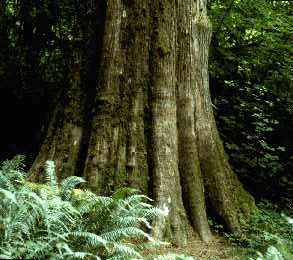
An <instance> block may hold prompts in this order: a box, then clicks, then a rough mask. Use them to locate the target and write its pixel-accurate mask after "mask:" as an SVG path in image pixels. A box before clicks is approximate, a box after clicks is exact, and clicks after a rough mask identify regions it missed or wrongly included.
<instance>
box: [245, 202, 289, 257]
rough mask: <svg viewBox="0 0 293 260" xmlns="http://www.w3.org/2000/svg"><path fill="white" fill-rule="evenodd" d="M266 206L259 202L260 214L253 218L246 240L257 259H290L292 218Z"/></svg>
mask: <svg viewBox="0 0 293 260" xmlns="http://www.w3.org/2000/svg"><path fill="white" fill-rule="evenodd" d="M268 206H269V205H268V204H267V205H265V204H262V203H261V204H259V208H260V214H258V215H257V216H256V217H255V218H254V219H253V221H252V223H251V225H250V229H249V230H248V232H247V234H246V242H247V243H248V245H249V247H250V248H251V249H254V250H253V251H254V254H256V255H257V258H256V259H257V260H281V259H282V260H291V259H293V254H292V252H293V243H292V235H291V234H292V223H291V222H292V220H293V219H292V218H290V217H288V216H286V215H285V214H284V213H281V214H279V213H276V212H274V211H273V210H271V209H269V207H268ZM290 225H291V226H290ZM262 252H265V253H262ZM253 259H254V258H251V257H250V258H249V260H253Z"/></svg>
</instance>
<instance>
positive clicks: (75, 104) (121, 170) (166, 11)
mask: <svg viewBox="0 0 293 260" xmlns="http://www.w3.org/2000/svg"><path fill="white" fill-rule="evenodd" d="M101 2H102V1H101ZM97 15H99V14H97ZM93 21H95V19H93V20H92V22H93ZM100 29H101V28H100ZM84 30H85V29H84ZM96 33H97V31H96ZM210 37H211V28H210V25H209V21H208V18H207V13H206V0H197V1H193V0H184V1H183V0H182V1H178V0H152V1H147V0H134V1H131V2H129V1H124V0H108V2H107V15H106V24H105V29H104V39H103V46H102V45H101V47H103V48H102V52H101V54H100V55H97V57H102V59H101V61H102V63H101V67H100V69H99V66H97V67H96V68H97V70H99V80H98V83H97V84H95V83H96V82H95V81H94V80H90V77H91V75H92V73H95V72H91V71H90V70H89V68H91V67H92V66H88V69H86V72H87V76H86V77H81V76H80V74H79V71H80V69H79V66H81V63H80V62H79V61H80V59H77V58H78V57H81V56H82V55H83V53H84V55H85V57H90V56H91V54H90V49H88V50H87V51H86V48H82V47H81V50H85V51H84V52H82V51H79V50H78V49H75V51H74V53H75V55H72V57H73V58H74V59H75V63H74V64H75V66H73V67H72V73H71V80H70V81H69V82H68V89H67V90H66V91H67V92H66V93H65V95H66V97H67V99H66V102H65V103H59V104H58V105H57V106H56V110H55V114H54V116H52V118H51V124H50V127H49V129H48V135H47V142H46V143H44V144H43V147H42V149H41V152H40V154H39V156H38V157H37V159H36V161H35V163H34V165H33V167H32V168H31V176H32V177H31V180H38V179H39V178H38V177H39V176H40V173H41V169H42V162H43V161H45V160H55V161H56V166H57V167H56V170H57V176H58V178H59V180H61V179H63V178H65V177H66V176H69V175H79V176H84V177H85V178H86V180H87V181H88V186H89V187H90V188H91V189H92V190H93V191H95V192H97V193H99V194H103V195H109V194H111V192H112V191H113V190H114V189H116V188H119V187H122V186H130V187H134V188H137V189H138V190H140V191H141V192H142V193H144V194H148V195H149V196H150V197H152V198H153V199H154V200H155V204H156V206H158V207H160V208H161V209H163V210H167V211H168V212H169V214H168V216H167V217H159V218H156V219H155V220H154V222H153V227H154V228H153V229H152V235H153V236H155V237H156V238H158V239H167V240H169V241H171V242H173V243H174V244H176V245H178V246H181V245H184V244H185V243H186V240H187V235H188V234H189V230H190V229H191V226H192V227H193V229H194V230H195V231H196V232H197V233H198V234H199V235H200V237H201V239H202V240H204V241H206V242H207V241H209V240H210V239H211V238H212V235H211V232H210V229H209V226H208V223H207V210H206V205H205V201H207V202H208V205H210V206H209V209H210V210H209V211H208V213H210V212H212V213H213V214H218V216H219V217H221V218H222V219H223V221H225V222H226V224H227V227H228V228H229V229H230V230H231V231H233V232H234V231H241V225H242V223H241V222H240V220H241V219H242V220H243V221H247V220H248V219H249V216H250V215H251V214H252V213H253V211H254V209H255V204H254V200H253V198H252V197H251V196H250V195H249V194H248V193H247V192H246V191H245V190H244V189H243V188H242V185H241V183H240V182H239V181H238V179H237V177H236V176H235V174H234V173H233V172H232V170H231V168H230V167H229V164H228V161H227V159H226V157H225V154H224V150H223V145H222V143H221V141H220V138H219V135H218V132H217V128H216V124H215V120H214V117H213V113H212V108H211V101H210V93H209V88H208V73H207V64H208V48H209V42H210ZM97 41H98V37H96V42H97ZM81 42H82V41H81ZM76 59H77V60H76ZM81 79H84V80H85V82H86V83H87V86H89V85H91V86H92V85H93V84H94V87H96V94H95V91H90V88H89V87H88V88H87V89H86V91H85V90H84V89H83V88H82V87H81V86H82V84H84V83H83V82H82V80H81ZM84 96H90V97H91V98H92V99H90V98H89V99H86V102H83V100H84V99H83V97H84ZM92 96H94V97H92ZM87 104H92V106H87ZM62 110H64V111H65V113H60V112H59V111H62ZM87 110H91V111H94V114H93V115H92V116H90V117H89V118H90V120H89V119H88V117H87V116H83V114H85V113H86V112H87ZM91 111H90V112H91ZM59 121H61V122H63V124H62V125H61V127H59V128H58V127H57V122H59Z"/></svg>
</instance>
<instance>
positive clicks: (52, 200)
mask: <svg viewBox="0 0 293 260" xmlns="http://www.w3.org/2000/svg"><path fill="white" fill-rule="evenodd" d="M23 160H24V157H23V156H16V157H15V158H14V159H13V160H6V161H5V162H3V163H2V167H1V171H0V180H1V181H0V196H1V204H0V211H1V214H0V237H1V241H0V242H1V243H0V258H1V259H11V258H12V259H20V258H23V259H113V260H114V259H144V258H143V257H142V256H141V254H140V250H142V249H145V248H150V247H156V246H162V245H168V242H163V241H155V240H154V239H153V238H152V237H151V236H150V235H149V234H148V233H147V230H148V229H150V228H151V224H150V223H151V219H152V218H154V217H155V216H158V215H160V214H165V215H166V214H168V213H167V212H162V211H161V210H160V209H158V208H155V207H152V206H151V204H149V203H147V202H144V201H148V200H150V199H149V198H147V197H146V196H144V195H137V194H135V193H136V190H135V189H131V188H122V189H120V190H118V191H116V192H114V193H113V194H112V196H111V197H103V196H97V195H96V194H94V193H93V192H91V191H89V190H81V189H75V186H76V185H77V184H80V183H84V182H85V181H84V179H83V178H81V177H77V176H70V177H68V178H67V179H65V180H64V181H63V182H62V183H61V185H58V184H57V182H56V176H55V173H54V162H53V161H47V167H46V180H47V183H46V184H45V185H44V184H36V183H30V182H27V181H26V180H25V177H26V172H24V171H23V166H24V165H23ZM259 208H260V211H259V214H258V215H257V216H256V217H255V218H254V219H253V220H252V223H251V224H250V225H249V227H247V232H246V235H245V237H244V238H243V239H242V240H241V241H238V240H237V241H236V239H235V238H233V237H232V236H230V235H228V234H225V233H223V234H224V235H226V236H227V237H228V238H229V239H230V240H231V241H234V242H235V243H236V242H239V243H240V245H238V248H239V255H242V256H243V257H245V258H243V259H258V260H262V259H265V260H267V259H279V260H280V259H284V260H290V259H293V242H292V224H293V219H292V218H290V217H288V216H287V215H286V213H281V215H280V214H279V213H276V212H274V211H273V210H272V209H271V206H270V204H268V203H266V204H264V203H263V204H259ZM210 224H211V226H213V228H214V230H216V231H218V232H219V233H221V232H222V226H220V225H219V224H217V223H213V222H211V223H210ZM240 249H241V250H240ZM248 257H249V258H248ZM149 259H158V260H159V259H182V260H183V259H185V260H191V259H196V257H191V256H187V255H185V254H181V255H176V254H171V253H169V254H165V255H157V256H153V257H152V258H149Z"/></svg>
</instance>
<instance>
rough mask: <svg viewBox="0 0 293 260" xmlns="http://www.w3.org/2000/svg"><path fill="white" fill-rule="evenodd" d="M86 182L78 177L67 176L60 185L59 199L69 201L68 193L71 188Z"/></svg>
mask: <svg viewBox="0 0 293 260" xmlns="http://www.w3.org/2000/svg"><path fill="white" fill-rule="evenodd" d="M85 182H86V181H85V180H84V179H83V178H81V177H78V176H69V177H68V178H66V179H65V180H63V181H62V183H61V198H62V199H63V200H69V199H70V193H71V191H72V190H73V188H74V187H75V186H76V185H78V184H80V183H85Z"/></svg>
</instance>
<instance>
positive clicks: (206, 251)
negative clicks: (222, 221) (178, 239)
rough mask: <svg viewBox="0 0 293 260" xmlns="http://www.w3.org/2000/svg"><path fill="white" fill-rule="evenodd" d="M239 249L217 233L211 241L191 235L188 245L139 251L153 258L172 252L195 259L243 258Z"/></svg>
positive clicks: (230, 259)
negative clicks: (238, 254) (237, 253)
mask: <svg viewBox="0 0 293 260" xmlns="http://www.w3.org/2000/svg"><path fill="white" fill-rule="evenodd" d="M237 249H238V248H237V247H236V246H235V245H233V244H232V243H231V242H230V241H228V240H227V239H225V238H223V237H220V236H219V235H218V234H216V233H215V234H214V238H213V240H212V241H210V242H209V243H204V242H202V241H201V240H200V239H199V238H197V237H194V236H190V237H189V238H188V242H187V245H186V246H185V247H183V248H176V247H172V246H161V247H160V248H152V247H148V248H147V249H143V250H141V251H139V253H140V254H141V255H142V256H143V257H144V258H145V259H152V258H153V257H155V256H158V255H166V254H169V253H172V254H178V255H182V254H184V255H186V256H192V257H193V259H194V260H222V259H223V260H243V258H241V257H240V256H236V251H237ZM238 250H239V249H238Z"/></svg>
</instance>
